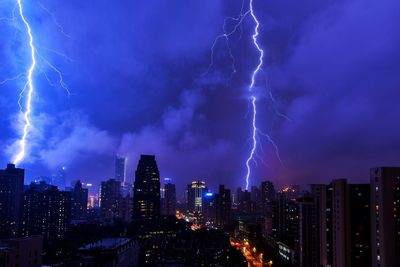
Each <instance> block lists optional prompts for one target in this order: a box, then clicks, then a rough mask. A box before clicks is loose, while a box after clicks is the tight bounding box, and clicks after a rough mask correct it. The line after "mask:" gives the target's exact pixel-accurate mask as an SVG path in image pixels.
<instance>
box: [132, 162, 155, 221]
mask: <svg viewBox="0 0 400 267" xmlns="http://www.w3.org/2000/svg"><path fill="white" fill-rule="evenodd" d="M159 216H160V173H159V171H158V167H157V162H156V158H155V156H154V155H141V156H140V160H139V163H138V166H137V169H136V172H135V182H134V193H133V220H134V221H148V222H151V221H154V220H157V219H158V218H159Z"/></svg>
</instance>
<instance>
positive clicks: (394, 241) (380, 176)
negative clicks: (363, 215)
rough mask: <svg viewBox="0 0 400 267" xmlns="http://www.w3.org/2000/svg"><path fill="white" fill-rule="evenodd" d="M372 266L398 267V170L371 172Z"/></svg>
mask: <svg viewBox="0 0 400 267" xmlns="http://www.w3.org/2000/svg"><path fill="white" fill-rule="evenodd" d="M370 177H371V237H372V240H371V244H372V266H373V267H395V266H396V267H397V266H400V253H399V251H400V168H399V167H381V168H374V169H371V170H370Z"/></svg>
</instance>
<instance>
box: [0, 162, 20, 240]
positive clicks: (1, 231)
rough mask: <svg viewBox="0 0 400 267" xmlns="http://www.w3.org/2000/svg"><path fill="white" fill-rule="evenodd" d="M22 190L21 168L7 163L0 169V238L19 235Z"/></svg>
mask: <svg viewBox="0 0 400 267" xmlns="http://www.w3.org/2000/svg"><path fill="white" fill-rule="evenodd" d="M23 190H24V170H23V169H19V168H16V167H15V165H14V164H8V165H7V168H6V169H4V170H0V238H10V237H16V236H18V235H19V226H20V222H21V213H22V194H23Z"/></svg>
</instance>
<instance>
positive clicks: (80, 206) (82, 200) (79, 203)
mask: <svg viewBox="0 0 400 267" xmlns="http://www.w3.org/2000/svg"><path fill="white" fill-rule="evenodd" d="M88 191H89V190H88V189H86V188H82V183H81V181H77V182H76V184H75V186H74V188H72V189H71V219H72V220H84V219H86V215H87V206H88V205H87V204H88Z"/></svg>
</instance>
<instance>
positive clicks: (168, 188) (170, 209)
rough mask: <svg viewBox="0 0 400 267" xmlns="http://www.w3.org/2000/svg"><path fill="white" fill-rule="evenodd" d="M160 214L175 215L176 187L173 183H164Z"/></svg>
mask: <svg viewBox="0 0 400 267" xmlns="http://www.w3.org/2000/svg"><path fill="white" fill-rule="evenodd" d="M162 201H163V205H162V206H163V210H162V214H164V215H175V212H176V188H175V184H172V183H167V184H165V185H164V198H163V199H162Z"/></svg>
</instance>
